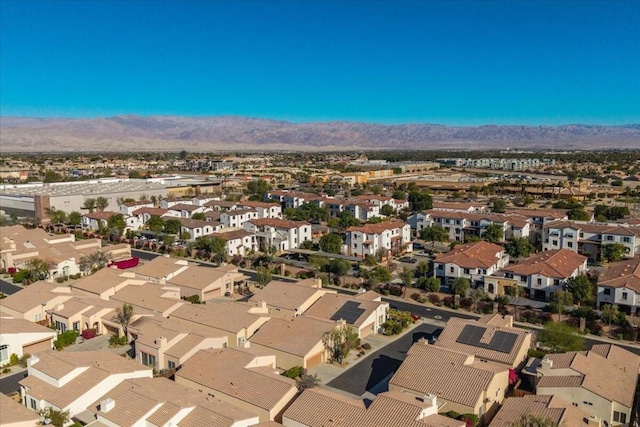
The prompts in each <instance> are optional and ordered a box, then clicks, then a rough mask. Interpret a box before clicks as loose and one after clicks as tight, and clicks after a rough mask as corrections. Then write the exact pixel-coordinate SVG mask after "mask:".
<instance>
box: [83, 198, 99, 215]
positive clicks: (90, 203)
mask: <svg viewBox="0 0 640 427" xmlns="http://www.w3.org/2000/svg"><path fill="white" fill-rule="evenodd" d="M95 208H96V199H93V198H88V199H85V200H84V203H82V209H86V210H88V211H89V212H93V211H94V210H95Z"/></svg>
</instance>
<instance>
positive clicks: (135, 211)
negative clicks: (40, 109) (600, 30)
mask: <svg viewBox="0 0 640 427" xmlns="http://www.w3.org/2000/svg"><path fill="white" fill-rule="evenodd" d="M550 155H551V154H550ZM187 156H188V161H186V162H180V161H178V160H177V159H172V160H167V161H164V163H162V165H163V167H162V168H160V167H156V169H155V171H154V173H153V174H151V173H149V176H148V177H145V178H130V177H129V176H128V175H129V171H130V170H132V168H133V169H136V168H139V169H140V170H141V171H142V170H143V169H142V165H143V164H144V163H137V164H133V163H131V162H129V163H126V166H125V163H120V161H117V162H116V161H115V159H114V161H113V162H110V163H108V164H110V165H111V166H110V167H109V169H110V170H111V173H112V174H113V175H111V176H108V177H100V178H99V179H98V178H96V180H95V182H93V181H91V180H88V181H86V182H85V183H83V184H82V186H83V188H85V186H86V188H92V191H91V192H87V191H86V190H85V194H90V195H91V197H85V196H80V195H78V194H76V193H75V191H74V189H73V188H71V187H69V190H68V191H62V190H61V188H63V187H65V185H68V186H71V184H70V183H68V182H64V181H63V182H60V183H59V185H57V186H54V187H51V186H45V185H44V184H43V185H42V186H40V187H37V188H39V189H40V190H39V191H38V192H37V194H36V193H30V192H31V190H32V187H30V186H29V185H30V184H26V183H25V184H20V183H17V182H16V183H11V184H4V183H3V184H0V208H1V209H2V210H3V212H4V213H3V215H2V217H1V218H2V221H3V222H2V226H1V227H0V239H1V240H0V286H1V287H0V292H1V293H0V298H1V299H0V368H1V369H2V371H1V374H0V389H1V390H0V391H2V396H0V397H1V399H2V400H1V401H0V403H1V405H2V406H1V407H0V409H1V410H2V411H1V413H0V425H2V426H5V425H7V426H32V425H36V424H47V422H46V420H49V423H50V424H53V425H61V426H84V425H86V426H92V427H100V426H147V425H154V426H169V425H178V426H196V425H206V426H209V425H211V426H217V425H220V426H238V427H239V426H254V425H255V426H277V425H284V426H291V427H298V426H310V427H323V426H345V427H348V426H354V427H359V426H362V427H369V426H370V427H386V426H389V427H393V426H397V427H404V426H416V427H419V426H426V427H463V426H464V427H466V426H499V427H522V426H529V425H537V424H531V423H533V422H535V421H536V420H538V421H540V422H543V421H544V422H546V423H547V424H541V425H545V426H547V425H549V426H567V427H568V426H571V427H573V426H581V425H584V426H594V427H595V426H599V427H618V426H621V427H632V426H636V425H637V422H638V409H639V408H640V406H639V405H640V401H639V399H640V393H639V392H638V390H640V389H639V386H640V384H639V382H638V375H639V374H640V337H639V335H640V334H639V333H638V328H639V327H640V320H639V319H640V317H639V316H640V254H638V250H639V249H638V248H639V247H640V244H639V243H638V242H637V241H636V239H637V236H640V211H639V210H638V209H637V208H638V205H639V204H640V203H636V202H635V201H634V200H635V199H638V194H636V193H635V192H637V188H636V186H635V185H634V186H631V185H629V186H628V187H625V188H629V190H626V189H623V190H621V187H619V186H613V185H606V184H604V183H602V182H598V183H596V180H595V179H590V178H587V177H586V174H585V177H584V178H581V179H582V181H580V182H578V181H577V178H575V179H572V180H568V179H566V178H567V177H566V175H559V174H560V173H564V174H566V173H576V174H578V175H579V174H580V172H581V171H587V170H589V169H587V168H586V166H584V165H582V163H579V162H576V163H575V164H569V163H568V162H566V163H563V162H561V161H559V160H558V161H553V162H552V161H548V160H540V161H535V162H534V161H528V162H520V161H518V162H517V163H511V164H510V165H511V166H510V167H514V168H515V167H517V168H518V172H517V173H514V174H513V175H505V174H503V173H502V172H503V171H504V170H503V169H501V170H500V173H499V174H496V172H495V168H498V166H499V165H502V166H500V167H501V168H503V167H504V168H506V167H507V166H505V165H506V164H503V163H500V162H497V161H496V160H495V159H492V160H491V161H487V162H485V163H482V162H480V163H478V162H476V163H473V167H471V166H469V165H471V163H469V162H470V161H469V160H468V159H466V160H464V161H462V160H461V159H454V160H455V161H453V160H452V159H451V158H450V157H447V158H442V159H436V160H434V161H430V162H427V161H423V162H418V161H415V162H410V161H407V162H402V163H398V165H396V164H394V162H387V163H384V162H377V161H373V160H368V159H367V157H366V156H365V155H363V154H360V155H355V154H353V155H346V154H344V155H335V156H329V155H326V157H321V156H320V155H317V156H311V155H308V156H303V155H300V156H299V157H298V158H297V160H298V163H297V164H298V165H299V166H296V167H293V166H291V165H292V164H293V163H292V160H291V158H289V157H286V156H284V155H275V154H274V155H269V159H268V160H267V159H264V158H260V157H259V156H256V157H247V156H237V157H229V158H221V159H217V160H215V161H214V160H212V159H205V158H204V157H199V156H198V155H197V154H195V153H194V154H192V155H187ZM68 161H71V160H68ZM212 162H213V163H212ZM16 164H17V163H16ZM213 164H215V165H224V167H223V168H222V169H216V168H217V166H216V167H215V168H214V167H213V166H211V165H213ZM267 164H268V165H270V166H269V167H267V166H266V165H267ZM261 165H263V166H264V167H262V168H261ZM287 165H289V166H291V167H290V168H289V169H286V168H285V166H287ZM572 165H573V168H570V167H571V166H572ZM576 165H582V166H584V167H583V168H578V167H577V166H576ZM54 166H55V165H54V164H53V163H52V164H48V167H49V168H51V170H53V168H54ZM76 166H79V164H76ZM59 167H60V169H59V172H57V173H60V174H61V175H62V174H64V170H66V169H65V168H66V166H65V167H63V164H62V163H61V164H59ZM147 167H149V166H147ZM287 167H288V166H287ZM592 167H594V168H595V166H592ZM611 167H612V168H613V165H611ZM194 168H195V169H198V171H199V172H198V173H194ZM212 168H213V169H212ZM465 168H470V169H473V170H474V171H468V170H466V169H465ZM483 168H484V169H483ZM520 168H524V169H520ZM525 169H526V171H525ZM574 169H575V170H574ZM94 170H95V171H98V170H99V168H97V169H96V168H94ZM213 170H216V172H215V173H216V174H217V175H216V176H213V177H212V176H211V175H210V174H209V173H208V172H210V171H213ZM479 170H482V171H484V172H479ZM203 171H204V172H203ZM521 171H522V172H521ZM610 173H611V176H612V178H611V180H613V177H615V178H616V179H617V178H618V175H619V174H621V173H622V172H620V171H615V170H613V169H612V170H610ZM156 174H157V175H158V176H155V175H156ZM135 176H139V175H138V174H135ZM634 176H635V175H634ZM572 178H574V177H572ZM624 178H632V176H631V175H629V176H625V177H624ZM137 180H140V181H148V182H149V184H150V187H149V188H150V189H153V190H154V191H153V192H144V193H143V192H142V191H140V192H139V194H134V193H133V192H132V191H134V190H132V189H133V188H137V187H135V186H136V185H138V184H140V185H142V184H141V183H137ZM569 181H571V182H569ZM600 181H602V180H600ZM623 182H627V183H633V182H636V181H633V180H630V179H629V180H623ZM638 182H640V181H638ZM22 185H24V186H25V187H21V186H22ZM34 185H36V186H38V185H39V184H34ZM141 188H142V187H141ZM547 189H548V191H546V190H547ZM125 190H126V191H125ZM625 192H626V193H629V194H628V195H629V197H628V198H624V197H623V196H624V193H625ZM47 193H48V194H47ZM18 194H20V196H19V197H18ZM631 194H633V196H631ZM576 195H577V196H579V197H574V196H576ZM588 195H591V196H588ZM78 197H84V199H83V201H82V202H79V201H78V200H77V198H78ZM29 198H30V199H29ZM65 198H67V199H69V203H66V202H65ZM634 198H635V199H634ZM27 199H29V200H30V201H29V200H27ZM54 203H55V205H54ZM54 206H55V207H54ZM63 206H64V207H65V208H63ZM66 206H69V208H66Z"/></svg>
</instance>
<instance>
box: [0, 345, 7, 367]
mask: <svg viewBox="0 0 640 427" xmlns="http://www.w3.org/2000/svg"><path fill="white" fill-rule="evenodd" d="M8 360H9V345H8V344H3V345H0V363H2V364H4V363H5V362H7V361H8Z"/></svg>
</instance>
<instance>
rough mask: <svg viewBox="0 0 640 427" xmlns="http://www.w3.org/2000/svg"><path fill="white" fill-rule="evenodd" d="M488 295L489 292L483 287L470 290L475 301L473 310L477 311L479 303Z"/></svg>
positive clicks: (470, 296) (473, 301)
mask: <svg viewBox="0 0 640 427" xmlns="http://www.w3.org/2000/svg"><path fill="white" fill-rule="evenodd" d="M486 296H487V293H486V292H485V291H484V290H482V289H471V290H470V291H469V298H470V299H471V302H472V303H473V311H477V309H478V303H479V302H480V301H482V300H483V299H484V298H485V297H486Z"/></svg>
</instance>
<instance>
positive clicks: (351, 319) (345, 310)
mask: <svg viewBox="0 0 640 427" xmlns="http://www.w3.org/2000/svg"><path fill="white" fill-rule="evenodd" d="M364 312H365V310H364V309H362V308H360V303H359V302H356V301H347V302H345V303H344V304H343V305H342V307H340V308H339V309H338V311H336V312H335V313H334V314H333V316H331V318H330V319H331V320H334V321H336V320H340V319H342V320H344V321H345V322H347V323H349V324H354V323H355V322H356V320H358V319H359V318H360V316H362V314H363V313H364Z"/></svg>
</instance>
